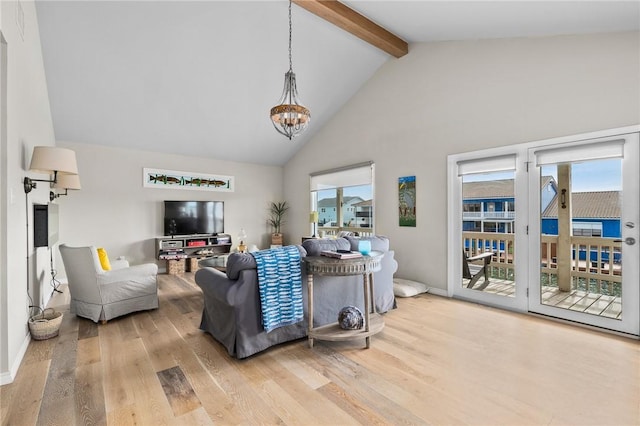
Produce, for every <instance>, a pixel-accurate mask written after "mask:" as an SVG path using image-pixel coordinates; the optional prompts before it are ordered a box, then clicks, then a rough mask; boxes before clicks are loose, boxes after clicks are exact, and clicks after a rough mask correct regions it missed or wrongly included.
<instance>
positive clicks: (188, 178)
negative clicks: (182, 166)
mask: <svg viewBox="0 0 640 426" xmlns="http://www.w3.org/2000/svg"><path fill="white" fill-rule="evenodd" d="M142 186H144V187H145V188H162V189H191V190H198V191H219V192H233V191H234V189H235V186H234V179H233V176H224V175H214V174H204V173H191V172H180V171H176V170H161V169H148V168H144V169H142Z"/></svg>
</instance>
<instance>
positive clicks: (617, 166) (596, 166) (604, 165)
mask: <svg viewBox="0 0 640 426" xmlns="http://www.w3.org/2000/svg"><path fill="white" fill-rule="evenodd" d="M541 169H542V170H541V173H542V175H543V176H549V175H551V176H553V178H554V179H555V180H556V181H557V180H558V175H557V173H556V169H557V168H556V166H555V165H550V166H543V167H542V168H541ZM498 179H513V172H496V173H486V174H477V175H467V176H465V178H464V181H465V182H480V181H488V180H498ZM571 183H572V192H592V191H620V190H621V189H622V160H620V159H618V158H616V159H610V160H594V161H585V162H583V163H574V164H573V166H572V168H571Z"/></svg>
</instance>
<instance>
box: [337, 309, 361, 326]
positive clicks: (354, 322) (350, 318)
mask: <svg viewBox="0 0 640 426" xmlns="http://www.w3.org/2000/svg"><path fill="white" fill-rule="evenodd" d="M338 324H339V325H340V328H342V329H343V330H359V329H361V328H362V327H364V316H363V315H362V312H361V311H360V309H358V308H357V307H355V306H345V307H344V308H342V309H340V312H339V313H338Z"/></svg>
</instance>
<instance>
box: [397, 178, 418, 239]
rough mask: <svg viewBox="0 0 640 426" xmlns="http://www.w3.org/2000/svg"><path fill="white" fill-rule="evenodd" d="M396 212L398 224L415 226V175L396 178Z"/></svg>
mask: <svg viewBox="0 0 640 426" xmlns="http://www.w3.org/2000/svg"><path fill="white" fill-rule="evenodd" d="M398 212H399V214H400V221H399V225H400V226H413V227H415V226H416V177H415V176H404V177H401V178H398Z"/></svg>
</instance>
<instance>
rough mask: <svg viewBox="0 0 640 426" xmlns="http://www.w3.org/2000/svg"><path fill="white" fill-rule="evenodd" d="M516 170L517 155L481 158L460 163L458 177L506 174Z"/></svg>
mask: <svg viewBox="0 0 640 426" xmlns="http://www.w3.org/2000/svg"><path fill="white" fill-rule="evenodd" d="M515 169H516V155H515V154H509V155H501V156H499V157H490V158H480V159H477V160H465V161H458V176H464V175H470V174H474V173H491V172H504V171H508V170H515Z"/></svg>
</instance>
